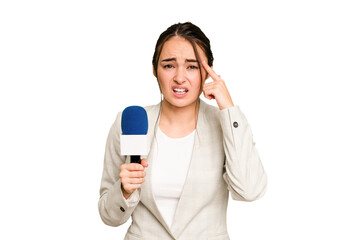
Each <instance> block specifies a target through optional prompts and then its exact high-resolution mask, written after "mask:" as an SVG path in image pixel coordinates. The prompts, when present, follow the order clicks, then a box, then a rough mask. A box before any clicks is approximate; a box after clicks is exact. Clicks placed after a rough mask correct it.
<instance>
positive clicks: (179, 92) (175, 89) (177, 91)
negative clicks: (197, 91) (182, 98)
mask: <svg viewBox="0 0 361 240" xmlns="http://www.w3.org/2000/svg"><path fill="white" fill-rule="evenodd" d="M173 92H174V93H177V94H185V93H187V92H188V89H187V88H173Z"/></svg>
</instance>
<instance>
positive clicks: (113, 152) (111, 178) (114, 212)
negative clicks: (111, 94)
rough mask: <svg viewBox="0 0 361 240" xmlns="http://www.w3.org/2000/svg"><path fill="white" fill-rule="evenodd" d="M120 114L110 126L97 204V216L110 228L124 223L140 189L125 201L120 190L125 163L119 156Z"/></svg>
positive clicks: (123, 157)
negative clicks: (121, 170) (120, 173)
mask: <svg viewBox="0 0 361 240" xmlns="http://www.w3.org/2000/svg"><path fill="white" fill-rule="evenodd" d="M120 121H121V113H119V114H118V116H117V118H116V120H115V122H114V124H113V125H112V127H111V129H110V131H109V135H108V139H107V143H106V148H105V156H104V169H103V176H102V181H101V186H100V198H99V202H98V208H99V214H100V217H101V219H102V220H103V222H104V223H105V224H107V225H110V226H119V225H121V224H123V223H125V222H126V221H127V220H128V219H129V217H130V216H131V214H132V213H133V211H134V209H135V207H136V206H137V204H138V202H139V200H140V189H138V190H136V192H134V193H133V194H132V195H131V197H130V198H129V199H128V200H126V199H125V198H124V196H123V193H122V190H121V187H122V186H121V180H120V178H119V170H120V166H121V165H122V164H124V163H125V156H122V155H120V142H119V141H120V134H121V127H120Z"/></svg>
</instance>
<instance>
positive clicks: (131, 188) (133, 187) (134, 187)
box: [124, 183, 142, 193]
mask: <svg viewBox="0 0 361 240" xmlns="http://www.w3.org/2000/svg"><path fill="white" fill-rule="evenodd" d="M141 186H142V184H140V183H138V184H128V185H127V186H126V187H125V186H124V190H126V191H127V192H128V191H131V192H132V193H133V192H134V191H135V190H137V189H138V188H140V187H141Z"/></svg>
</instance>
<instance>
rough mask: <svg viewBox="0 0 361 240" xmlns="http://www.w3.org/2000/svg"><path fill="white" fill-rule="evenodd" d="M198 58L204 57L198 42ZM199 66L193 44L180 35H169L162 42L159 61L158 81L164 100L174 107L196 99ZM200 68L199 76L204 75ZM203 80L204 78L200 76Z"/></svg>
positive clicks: (199, 79) (188, 103) (202, 58)
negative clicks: (169, 36)
mask: <svg viewBox="0 0 361 240" xmlns="http://www.w3.org/2000/svg"><path fill="white" fill-rule="evenodd" d="M197 50H198V54H199V57H200V59H199V60H200V61H202V60H207V57H206V56H205V54H204V52H203V50H202V49H201V48H200V47H198V46H197ZM199 68H200V66H199V65H198V63H197V60H196V56H195V53H194V50H193V47H192V44H191V43H190V42H189V41H188V40H186V39H184V38H182V37H172V38H170V39H169V40H168V41H167V42H165V43H164V45H163V49H162V52H161V53H160V56H159V62H158V81H159V85H160V88H161V91H162V93H163V95H164V101H166V102H167V103H169V104H171V105H172V106H175V107H186V106H190V105H192V104H195V103H196V100H197V99H198V97H199V93H200V87H201V75H200V72H199ZM205 75H206V74H205V71H204V69H203V68H202V76H203V78H205ZM202 80H204V79H202Z"/></svg>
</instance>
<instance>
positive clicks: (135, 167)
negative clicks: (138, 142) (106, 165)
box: [127, 163, 144, 171]
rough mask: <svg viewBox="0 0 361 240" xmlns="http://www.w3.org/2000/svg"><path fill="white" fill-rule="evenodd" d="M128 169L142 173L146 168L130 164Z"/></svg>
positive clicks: (137, 164)
mask: <svg viewBox="0 0 361 240" xmlns="http://www.w3.org/2000/svg"><path fill="white" fill-rule="evenodd" d="M127 169H128V171H142V170H144V167H143V166H142V165H141V164H139V163H130V164H129V165H128V168H127Z"/></svg>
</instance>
